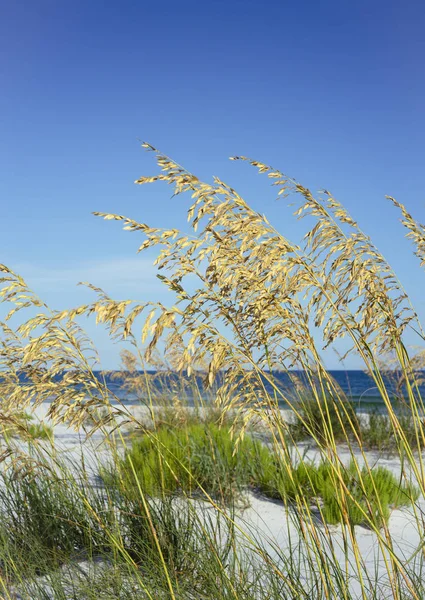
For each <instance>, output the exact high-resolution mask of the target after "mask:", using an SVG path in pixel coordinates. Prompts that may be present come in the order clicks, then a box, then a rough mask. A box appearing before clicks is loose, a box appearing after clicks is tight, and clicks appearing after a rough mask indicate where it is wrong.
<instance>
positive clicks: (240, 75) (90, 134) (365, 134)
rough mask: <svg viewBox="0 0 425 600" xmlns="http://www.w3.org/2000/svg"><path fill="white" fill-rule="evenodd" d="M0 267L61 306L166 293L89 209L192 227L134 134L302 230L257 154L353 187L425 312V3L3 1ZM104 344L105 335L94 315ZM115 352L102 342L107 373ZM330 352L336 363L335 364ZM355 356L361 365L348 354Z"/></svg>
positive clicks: (360, 208) (350, 203) (352, 199)
mask: <svg viewBox="0 0 425 600" xmlns="http://www.w3.org/2000/svg"><path fill="white" fill-rule="evenodd" d="M0 7H1V11H0V45H1V54H0V81H1V93H0V113H1V123H2V125H1V135H0V160H1V169H0V192H1V195H0V198H1V203H2V219H1V222H0V249H1V255H0V262H4V263H6V264H8V265H9V266H11V267H12V268H15V269H17V270H19V271H20V272H21V274H22V275H23V276H24V277H26V279H27V280H28V282H29V283H30V284H31V285H32V286H33V287H34V288H35V289H36V291H38V292H39V293H40V294H41V295H43V296H44V297H45V298H46V299H47V300H48V301H49V302H50V303H51V304H52V305H53V306H54V307H56V308H65V307H68V306H70V305H76V304H78V303H80V302H84V301H87V300H88V299H89V298H91V296H89V295H88V293H87V292H86V291H85V290H83V289H81V288H77V287H75V284H76V283H77V282H78V281H80V280H81V279H90V280H91V281H92V282H93V283H95V284H98V285H102V286H104V287H105V289H106V290H107V291H109V292H110V293H111V294H112V295H114V296H116V297H121V298H122V297H127V296H131V297H133V298H138V299H140V300H143V299H154V298H160V299H163V298H164V294H163V292H162V291H161V290H162V288H161V287H160V285H159V282H156V281H155V277H154V272H153V270H152V268H151V266H150V259H149V257H146V258H144V257H143V256H136V255H135V254H134V251H135V249H136V247H137V242H138V240H137V239H136V238H135V237H134V235H129V234H126V233H125V232H122V231H121V229H120V228H119V227H117V226H116V225H115V226H114V224H110V223H106V222H104V221H100V220H96V219H95V218H94V217H92V216H91V214H90V213H91V211H93V210H101V211H113V212H119V213H122V214H126V215H128V216H131V217H133V218H135V219H140V220H143V221H145V222H149V223H151V224H153V225H157V226H166V227H168V226H182V225H183V223H184V222H185V215H184V213H185V209H186V206H185V205H184V203H183V202H182V200H180V201H179V200H170V198H169V195H170V194H169V189H168V188H165V189H164V188H156V187H155V188H152V187H149V188H146V187H145V188H140V187H138V186H135V185H134V184H133V181H134V179H135V178H136V177H138V176H140V175H145V174H151V173H153V172H155V165H154V163H153V162H152V161H151V157H150V156H149V155H146V154H144V153H143V151H142V150H141V149H140V147H139V142H138V138H142V139H146V140H148V141H150V142H151V143H152V144H154V145H155V146H157V147H159V148H161V149H162V150H163V151H164V152H166V153H167V154H169V155H171V156H172V157H173V158H175V159H176V160H178V161H179V162H180V163H182V164H184V165H185V166H186V167H187V168H189V169H190V170H192V171H194V172H195V173H197V174H198V176H200V177H204V178H210V177H211V176H212V175H218V176H220V177H222V178H223V179H224V180H226V181H227V182H228V183H230V184H232V185H233V186H235V187H237V188H238V190H239V191H240V192H241V193H242V194H243V195H244V196H245V198H246V199H247V200H248V201H249V202H250V203H251V204H252V205H253V206H254V207H255V208H256V209H257V210H261V211H262V212H265V213H266V214H267V215H268V216H269V217H270V219H272V221H273V223H274V224H275V225H276V226H277V227H278V228H280V229H282V231H283V232H284V233H286V234H287V235H288V236H289V237H296V233H297V229H296V226H293V224H292V223H293V221H291V220H290V219H289V211H288V209H287V208H286V206H285V205H284V203H279V204H276V203H275V201H274V195H273V194H272V192H271V190H270V189H269V188H268V187H267V181H266V179H265V178H263V177H259V176H256V175H254V173H251V172H250V171H249V170H248V169H247V167H244V165H240V164H235V163H231V162H228V160H227V158H228V156H230V155H232V154H245V155H250V156H253V157H255V158H257V159H258V160H261V161H264V162H267V163H270V164H272V165H274V166H276V167H278V168H280V169H281V170H283V171H285V172H286V173H288V174H290V175H292V176H293V177H296V178H297V179H299V180H300V181H301V182H302V183H304V184H305V185H307V186H309V187H311V188H312V189H313V190H317V189H321V188H323V187H326V188H327V189H330V190H331V191H332V192H333V193H334V195H335V196H336V197H337V198H339V199H340V200H342V201H343V202H344V203H345V205H346V207H347V208H348V209H349V211H350V212H351V213H352V215H353V216H354V217H355V218H356V219H357V220H358V221H359V223H360V225H361V226H362V227H363V229H364V230H365V231H366V232H367V233H368V234H370V235H371V236H372V238H373V239H374V241H375V243H376V244H377V245H378V247H379V248H380V249H381V251H382V252H383V253H384V255H385V256H386V257H387V258H388V260H389V262H390V263H391V264H392V265H393V267H394V268H395V270H396V271H397V272H398V274H399V277H400V278H401V280H402V281H403V283H404V284H405V286H406V288H407V290H408V291H409V292H410V294H411V296H412V299H413V301H414V303H415V305H416V307H417V309H418V311H419V312H420V313H421V314H422V315H423V316H424V315H425V294H424V291H425V285H424V282H425V279H424V274H423V273H421V271H420V269H419V267H418V265H417V262H416V260H415V259H414V257H413V256H412V254H411V246H410V244H409V242H408V241H407V240H405V239H404V238H403V235H404V231H403V229H402V227H401V225H400V224H399V223H398V221H397V214H396V212H395V211H394V209H393V208H392V207H391V206H389V204H388V203H387V202H386V201H385V199H384V195H385V194H391V195H394V196H396V197H397V198H398V199H399V200H400V201H401V202H403V203H405V204H406V205H407V206H408V208H409V209H410V210H411V211H412V212H414V213H415V214H416V216H417V217H418V218H419V219H420V220H422V221H424V220H425V189H424V165H425V160H424V159H425V151H424V134H425V68H424V65H425V35H424V31H425V5H424V3H423V2H421V1H418V0H412V1H410V2H406V3H401V2H396V1H394V0H389V1H385V2H384V1H381V0H373V1H370V0H357V1H356V2H345V1H342V2H341V0H328V1H326V0H324V1H322V2H319V1H317V0H314V1H313V0H311V1H300V2H294V1H292V2H287V1H284V0H281V1H276V2H267V1H265V2H263V3H259V2H251V1H249V0H243V1H242V0H241V1H239V0H229V1H222V0H214V1H209V2H199V1H194V2H187V1H185V0H183V1H181V2H178V3H176V2H169V1H168V0H165V1H163V2H158V3H156V2H147V1H145V2H143V1H141V0H139V1H130V0H122V1H120V2H112V1H109V2H108V1H107V2H105V1H102V2H100V1H98V0H90V1H84V2H83V1H80V0H73V1H72V2H57V0H37V1H35V2H34V1H33V0H21V1H19V2H18V1H17V2H6V1H5V0H3V2H0ZM88 329H89V331H90V333H93V335H94V337H95V340H96V341H97V342H98V343H99V344H100V345H103V344H104V343H105V337H104V335H103V334H101V333H96V332H94V330H93V328H92V326H91V325H89V326H88ZM117 364H118V363H117V350H116V348H110V347H109V346H108V347H107V346H106V345H105V352H104V363H103V366H104V367H106V368H112V367H115V366H117ZM336 364H337V363H336V359H335V358H333V357H332V356H330V357H329V360H328V365H329V366H330V367H335V366H336ZM346 366H348V367H350V366H351V367H355V366H357V363H356V362H355V361H352V362H348V363H347V365H346Z"/></svg>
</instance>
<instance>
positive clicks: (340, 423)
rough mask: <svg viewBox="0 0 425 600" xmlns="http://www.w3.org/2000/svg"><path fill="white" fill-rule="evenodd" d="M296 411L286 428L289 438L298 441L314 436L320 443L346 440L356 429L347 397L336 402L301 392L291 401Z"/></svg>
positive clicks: (354, 415)
mask: <svg viewBox="0 0 425 600" xmlns="http://www.w3.org/2000/svg"><path fill="white" fill-rule="evenodd" d="M293 406H294V408H295V409H296V411H297V414H294V415H293V421H292V423H290V426H289V429H290V433H291V437H292V439H293V440H294V441H295V442H297V441H301V440H304V439H306V438H313V439H315V440H316V441H317V442H318V443H320V444H325V445H328V443H329V442H330V441H331V440H333V441H346V440H347V436H348V437H352V436H353V433H354V432H358V431H359V427H360V425H359V421H358V418H357V416H356V414H355V410H354V406H353V404H352V403H351V402H350V401H349V400H347V399H346V398H339V399H338V400H337V401H334V400H332V398H323V397H321V398H315V397H314V396H310V395H306V394H303V395H301V397H299V398H297V400H296V401H294V402H293Z"/></svg>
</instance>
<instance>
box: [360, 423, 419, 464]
mask: <svg viewBox="0 0 425 600" xmlns="http://www.w3.org/2000/svg"><path fill="white" fill-rule="evenodd" d="M398 422H399V425H400V431H401V432H402V433H403V435H404V437H405V438H406V441H407V444H408V445H409V446H410V447H411V448H414V449H416V448H418V446H419V448H420V449H422V448H423V447H424V439H425V435H424V434H425V424H424V422H423V421H420V420H417V421H416V423H415V420H414V418H413V417H412V416H411V415H407V414H401V415H399V417H398ZM361 437H362V442H363V444H364V446H365V447H367V448H371V449H374V450H378V451H379V452H385V453H388V454H397V453H398V445H399V443H400V441H399V439H400V435H398V436H397V437H396V436H395V434H394V429H393V426H392V424H391V421H390V418H389V415H388V414H378V413H371V414H370V415H368V419H367V420H365V422H364V423H362V424H361Z"/></svg>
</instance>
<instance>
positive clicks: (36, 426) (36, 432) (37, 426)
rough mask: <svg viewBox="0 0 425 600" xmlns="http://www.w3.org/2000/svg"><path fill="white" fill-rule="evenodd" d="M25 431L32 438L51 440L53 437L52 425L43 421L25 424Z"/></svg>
mask: <svg viewBox="0 0 425 600" xmlns="http://www.w3.org/2000/svg"><path fill="white" fill-rule="evenodd" d="M26 432H28V435H29V437H31V438H33V439H38V440H51V439H52V438H53V429H52V427H50V426H49V425H46V424H45V423H29V424H28V425H27V426H26Z"/></svg>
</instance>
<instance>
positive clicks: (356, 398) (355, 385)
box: [97, 370, 425, 412]
mask: <svg viewBox="0 0 425 600" xmlns="http://www.w3.org/2000/svg"><path fill="white" fill-rule="evenodd" d="M148 372H149V373H151V374H154V373H155V371H148ZM328 372H329V374H330V375H331V376H332V377H333V379H334V380H335V382H336V383H337V384H338V386H339V387H340V388H341V389H342V391H343V392H344V394H345V395H346V396H347V397H348V398H349V399H350V400H351V401H352V402H353V404H354V405H355V408H356V410H358V411H361V412H363V411H365V412H370V411H378V412H379V411H380V410H381V409H383V408H384V403H383V400H382V398H381V396H380V393H379V390H378V388H377V387H376V386H375V384H374V381H373V379H372V378H371V377H370V376H369V375H368V374H367V373H365V372H364V371H361V370H347V371H343V370H330V371H328ZM291 373H292V374H293V375H296V377H297V378H298V379H300V380H301V381H305V374H304V373H303V371H292V372H291ZM396 375H397V374H396ZM97 376H101V373H100V372H99V373H97ZM102 377H105V382H106V384H107V386H108V388H109V389H110V390H111V392H112V394H113V395H115V397H116V398H119V400H120V401H121V402H124V403H129V404H130V403H134V402H135V401H137V396H136V395H135V394H133V393H129V392H128V390H127V389H126V388H125V387H124V385H123V383H124V382H123V379H121V378H120V377H119V376H118V374H106V375H105V374H102ZM177 377H178V376H177V375H173V374H168V375H167V376H166V377H165V385H164V389H163V390H162V389H161V386H160V384H157V385H158V387H157V392H158V393H161V392H162V391H164V393H166V390H167V389H168V388H169V387H171V386H172V384H173V383H176V382H177ZM273 378H274V381H275V383H276V385H277V386H278V387H279V388H281V389H283V390H285V391H287V392H288V391H289V392H291V391H293V390H294V386H293V383H292V382H291V378H290V376H289V374H288V373H281V372H275V373H273ZM383 379H384V382H385V384H386V388H387V390H388V391H389V395H390V396H393V397H395V395H396V386H395V378H394V376H392V377H389V376H383ZM173 380H174V381H173ZM423 380H424V381H425V372H424V373H423ZM196 383H197V386H198V387H199V390H200V392H201V394H202V396H204V397H205V398H207V397H210V396H211V394H208V392H207V391H206V390H205V388H204V386H203V384H202V377H197V378H196ZM265 387H266V389H267V390H268V392H269V393H270V394H271V395H273V391H272V387H271V386H270V384H269V383H267V382H265ZM419 391H420V393H421V395H422V397H423V398H424V399H425V383H422V385H420V386H419ZM184 395H185V397H186V399H187V401H188V402H189V403H192V402H193V400H194V399H193V396H192V389H190V388H187V389H185V394H184ZM280 405H281V407H282V408H284V407H285V402H281V403H280Z"/></svg>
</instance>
